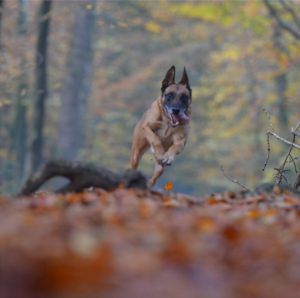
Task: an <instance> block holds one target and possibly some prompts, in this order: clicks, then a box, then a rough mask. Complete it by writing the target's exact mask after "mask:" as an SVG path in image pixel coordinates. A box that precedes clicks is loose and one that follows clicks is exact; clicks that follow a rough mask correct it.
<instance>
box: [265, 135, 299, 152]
mask: <svg viewBox="0 0 300 298" xmlns="http://www.w3.org/2000/svg"><path fill="white" fill-rule="evenodd" d="M267 134H268V135H272V136H273V137H275V138H276V139H277V140H280V141H281V142H283V143H285V144H288V145H291V146H292V147H294V148H297V149H300V145H298V144H295V143H294V142H290V141H288V140H286V139H284V138H283V137H281V136H279V135H278V134H277V133H275V132H273V131H268V132H267Z"/></svg>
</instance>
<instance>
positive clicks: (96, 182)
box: [19, 160, 147, 196]
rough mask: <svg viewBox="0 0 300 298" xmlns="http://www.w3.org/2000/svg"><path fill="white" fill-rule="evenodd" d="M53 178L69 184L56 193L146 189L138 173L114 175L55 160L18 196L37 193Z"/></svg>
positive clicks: (42, 168)
mask: <svg viewBox="0 0 300 298" xmlns="http://www.w3.org/2000/svg"><path fill="white" fill-rule="evenodd" d="M54 177H64V178H67V179H68V180H69V183H68V184H67V185H65V186H63V187H61V188H59V189H57V190H56V191H55V192H56V193H66V192H81V191H83V190H84V189H86V188H89V187H99V188H103V189H105V190H112V189H115V188H117V187H118V186H120V185H123V186H124V187H126V188H141V189H145V188H147V180H146V177H145V176H144V175H143V174H142V173H141V172H139V171H135V170H126V171H125V172H124V173H123V174H116V173H114V172H112V171H110V170H108V169H106V168H104V167H96V166H94V165H91V164H88V163H83V162H74V161H65V160H56V161H49V162H47V163H46V164H45V165H44V166H42V167H41V168H40V169H39V170H37V171H36V172H35V173H33V174H32V175H31V176H30V177H29V178H28V180H27V181H26V182H25V184H24V186H23V188H22V190H21V191H20V194H19V195H22V196H28V195H30V194H32V193H34V192H35V191H37V190H38V189H39V188H40V187H41V186H42V185H43V184H44V183H45V182H47V181H48V180H50V179H52V178H54Z"/></svg>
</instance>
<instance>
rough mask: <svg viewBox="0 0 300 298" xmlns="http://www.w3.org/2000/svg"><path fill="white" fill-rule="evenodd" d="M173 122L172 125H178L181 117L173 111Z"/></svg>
mask: <svg viewBox="0 0 300 298" xmlns="http://www.w3.org/2000/svg"><path fill="white" fill-rule="evenodd" d="M171 122H172V125H178V124H179V117H178V116H177V115H174V114H173V113H171Z"/></svg>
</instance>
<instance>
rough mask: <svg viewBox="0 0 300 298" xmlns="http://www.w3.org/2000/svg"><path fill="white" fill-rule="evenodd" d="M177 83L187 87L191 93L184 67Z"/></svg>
mask: <svg viewBox="0 0 300 298" xmlns="http://www.w3.org/2000/svg"><path fill="white" fill-rule="evenodd" d="M178 84H180V85H184V86H186V88H187V89H188V90H189V91H190V93H191V94H192V89H191V87H190V82H189V77H188V75H187V73H186V69H185V67H184V68H183V73H182V77H181V79H180V81H179V82H178Z"/></svg>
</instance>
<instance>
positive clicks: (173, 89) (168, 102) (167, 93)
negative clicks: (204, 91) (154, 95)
mask: <svg viewBox="0 0 300 298" xmlns="http://www.w3.org/2000/svg"><path fill="white" fill-rule="evenodd" d="M161 92H162V95H161V98H162V105H163V109H164V112H165V115H166V116H167V117H168V119H169V120H170V122H171V126H173V127H176V126H178V125H181V124H184V123H187V122H188V121H189V117H190V105H191V102H192V89H191V87H190V84H189V78H188V75H187V73H186V70H185V68H184V70H183V74H182V77H181V80H180V81H179V82H178V83H175V66H174V65H173V66H172V67H171V68H170V69H169V70H168V71H167V73H166V76H165V78H164V79H163V81H162V85H161Z"/></svg>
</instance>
